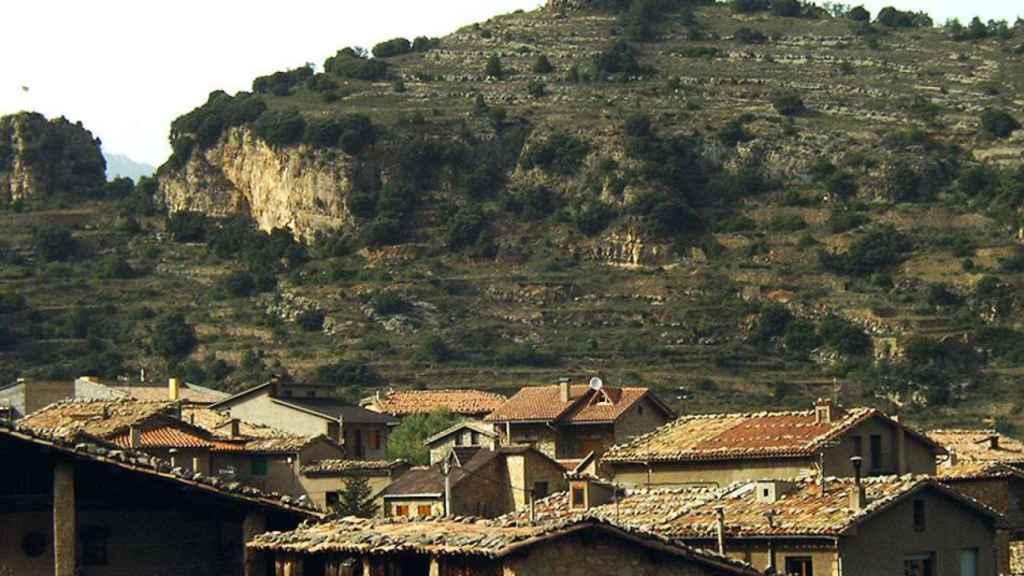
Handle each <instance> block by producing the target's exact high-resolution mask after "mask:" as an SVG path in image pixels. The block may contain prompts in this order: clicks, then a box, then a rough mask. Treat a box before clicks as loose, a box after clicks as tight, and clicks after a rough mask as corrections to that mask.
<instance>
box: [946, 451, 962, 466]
mask: <svg viewBox="0 0 1024 576" xmlns="http://www.w3.org/2000/svg"><path fill="white" fill-rule="evenodd" d="M946 451H947V452H949V460H946V463H947V464H949V465H950V466H956V465H957V463H958V462H959V461H960V459H959V458H957V455H956V450H955V449H954V448H947V450H946Z"/></svg>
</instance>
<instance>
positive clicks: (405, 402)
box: [359, 389, 507, 420]
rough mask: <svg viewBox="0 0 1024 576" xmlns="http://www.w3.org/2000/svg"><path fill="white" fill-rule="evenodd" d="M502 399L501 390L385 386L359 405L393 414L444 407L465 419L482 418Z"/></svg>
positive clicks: (382, 412) (403, 414) (434, 409)
mask: <svg viewBox="0 0 1024 576" xmlns="http://www.w3.org/2000/svg"><path fill="white" fill-rule="evenodd" d="M505 400H507V398H505V397H504V396H502V395H501V394H495V393H493V392H484V391H483V390H471V389H458V390H456V389H448V390H388V391H385V392H379V391H378V392H377V393H376V394H375V395H373V396H370V397H367V398H363V399H362V400H361V401H360V402H359V405H360V406H362V407H364V408H366V409H367V410H371V411H373V412H379V413H381V414H390V415H392V416H394V417H395V418H405V417H406V416H411V415H413V414H429V413H431V412H434V411H437V410H447V411H448V412H451V413H452V414H454V415H456V416H460V417H462V418H465V419H467V420H482V419H483V418H484V416H487V415H488V414H490V413H491V412H493V411H494V410H496V409H497V408H498V406H501V405H502V404H503V403H504V402H505Z"/></svg>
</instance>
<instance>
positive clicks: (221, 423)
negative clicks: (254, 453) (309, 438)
mask: <svg viewBox="0 0 1024 576" xmlns="http://www.w3.org/2000/svg"><path fill="white" fill-rule="evenodd" d="M181 419H182V421H184V422H188V423H189V424H192V425H195V426H198V427H200V428H203V429H204V430H207V431H208V432H210V433H211V434H213V435H214V436H216V437H219V438H229V437H230V435H231V421H232V420H234V418H232V417H231V415H230V414H227V413H225V412H218V411H216V410H214V409H212V408H208V407H205V406H195V405H186V406H182V407H181ZM238 433H239V435H241V436H243V437H245V438H285V437H290V436H294V434H290V433H288V432H285V431H284V430H281V429H279V428H274V427H272V426H265V425H263V424H254V423H252V422H249V421H247V420H239V421H238Z"/></svg>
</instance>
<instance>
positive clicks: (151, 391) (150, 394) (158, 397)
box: [110, 384, 230, 404]
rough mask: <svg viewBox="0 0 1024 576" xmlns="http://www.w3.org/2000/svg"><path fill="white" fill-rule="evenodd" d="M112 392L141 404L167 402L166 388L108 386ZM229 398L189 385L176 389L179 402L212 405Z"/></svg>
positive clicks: (216, 392) (219, 393)
mask: <svg viewBox="0 0 1024 576" xmlns="http://www.w3.org/2000/svg"><path fill="white" fill-rule="evenodd" d="M110 388H112V389H113V390H116V391H117V392H120V393H122V394H125V395H126V396H128V397H129V398H134V399H135V400H140V401H143V402H159V401H167V400H169V399H170V398H169V396H168V394H167V387H166V386H110ZM228 396H230V395H229V394H227V393H226V392H219V391H217V390H210V389H208V388H202V387H199V386H193V385H191V384H182V385H181V386H179V388H178V400H179V401H181V402H196V403H200V404H212V403H214V402H219V401H221V400H224V399H225V398H227V397H228Z"/></svg>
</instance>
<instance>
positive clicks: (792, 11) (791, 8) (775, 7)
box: [772, 0, 803, 17]
mask: <svg viewBox="0 0 1024 576" xmlns="http://www.w3.org/2000/svg"><path fill="white" fill-rule="evenodd" d="M802 11H803V6H802V5H801V4H800V2H799V1H798V0H772V14H774V15H776V16H785V17H796V16H800V13H801V12H802Z"/></svg>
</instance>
